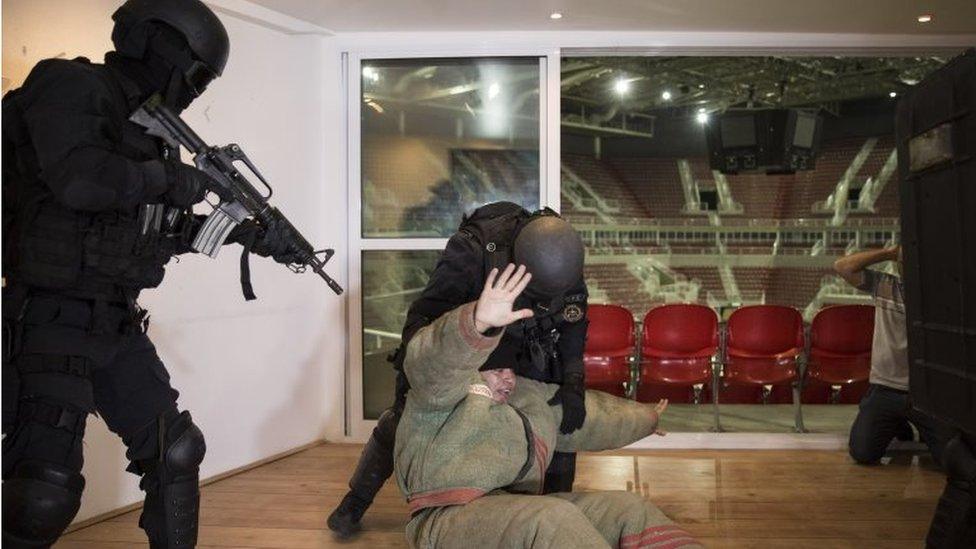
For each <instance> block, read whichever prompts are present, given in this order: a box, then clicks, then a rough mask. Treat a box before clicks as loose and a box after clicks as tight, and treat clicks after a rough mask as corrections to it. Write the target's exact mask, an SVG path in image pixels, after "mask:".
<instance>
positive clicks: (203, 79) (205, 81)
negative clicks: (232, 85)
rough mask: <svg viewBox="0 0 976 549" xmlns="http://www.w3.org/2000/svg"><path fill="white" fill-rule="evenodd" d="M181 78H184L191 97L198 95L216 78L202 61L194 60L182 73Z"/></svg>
mask: <svg viewBox="0 0 976 549" xmlns="http://www.w3.org/2000/svg"><path fill="white" fill-rule="evenodd" d="M183 78H184V79H185V80H186V85H187V86H189V88H190V93H191V94H193V97H199V96H200V95H201V94H202V93H203V92H204V91H205V90H206V89H207V86H209V85H210V83H211V82H213V80H214V79H215V78H217V74H216V73H215V72H214V71H212V70H210V67H208V66H207V65H206V64H205V63H203V62H202V61H198V60H194V61H193V64H192V65H190V68H189V69H187V71H186V72H184V73H183Z"/></svg>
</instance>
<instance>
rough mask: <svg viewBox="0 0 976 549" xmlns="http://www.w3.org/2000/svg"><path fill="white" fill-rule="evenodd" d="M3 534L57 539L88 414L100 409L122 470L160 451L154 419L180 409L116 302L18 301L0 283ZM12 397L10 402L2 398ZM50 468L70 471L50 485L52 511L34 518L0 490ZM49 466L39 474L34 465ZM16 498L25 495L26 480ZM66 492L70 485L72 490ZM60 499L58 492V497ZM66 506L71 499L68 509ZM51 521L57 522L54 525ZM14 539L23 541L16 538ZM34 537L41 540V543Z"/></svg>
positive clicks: (144, 340)
mask: <svg viewBox="0 0 976 549" xmlns="http://www.w3.org/2000/svg"><path fill="white" fill-rule="evenodd" d="M4 297H5V302H4V330H5V334H4V336H5V337H4V340H5V341H4V344H5V346H6V347H7V348H5V349H4V367H3V388H4V395H3V396H4V432H5V434H6V435H7V436H6V438H5V439H4V441H3V479H4V484H5V486H4V508H3V514H4V517H3V526H4V543H5V544H6V543H8V541H7V540H8V534H9V535H11V536H14V537H16V534H17V533H18V532H20V533H21V534H22V533H23V532H24V531H31V534H32V535H31V536H28V537H33V538H34V539H39V538H41V537H44V536H43V535H41V534H39V533H38V532H41V533H46V534H47V535H48V538H50V536H53V537H54V538H56V537H57V536H58V535H60V533H61V532H62V531H63V529H64V527H66V526H67V524H68V523H70V521H71V519H72V518H73V517H74V514H75V513H77V501H72V502H69V503H67V504H66V503H65V502H64V501H60V500H61V499H64V498H69V499H70V498H76V499H80V494H81V489H82V488H83V486H84V479H83V478H81V476H80V472H81V468H82V462H83V456H82V439H83V437H84V433H85V421H86V417H87V415H88V414H89V413H92V412H95V413H97V414H99V415H100V416H101V417H102V419H104V420H105V423H106V424H107V425H108V427H109V429H111V430H112V432H114V433H116V434H117V435H119V436H120V437H121V438H122V441H123V442H124V443H125V445H126V447H127V448H128V450H127V452H126V456H127V458H128V459H129V460H130V461H131V462H132V466H131V467H130V468H129V470H130V471H132V472H134V473H136V474H142V473H143V472H144V471H141V470H140V467H139V465H138V464H139V462H140V461H141V462H143V463H146V462H147V460H148V462H150V463H151V462H152V460H153V459H154V458H156V457H157V456H158V455H159V453H160V449H159V440H160V435H159V422H160V421H163V422H165V423H171V422H173V421H175V420H176V419H177V418H178V417H179V416H178V413H177V409H176V399H177V396H178V393H177V392H176V391H175V390H173V388H172V387H170V384H169V375H168V374H167V372H166V368H165V367H164V366H163V364H162V362H161V361H160V359H159V357H158V356H157V354H156V349H155V347H153V344H152V343H151V342H150V341H149V338H148V337H147V336H146V335H145V333H144V331H143V328H142V327H141V326H139V325H138V320H137V318H136V317H134V315H133V311H132V310H130V308H129V307H127V306H126V305H124V304H111V303H106V302H104V301H100V302H96V301H89V300H83V299H75V298H68V297H61V296H56V295H35V296H32V297H29V298H27V299H25V300H21V302H20V303H19V304H18V306H16V307H14V306H12V305H13V303H8V301H17V300H9V299H8V293H7V291H6V290H5V292H4ZM10 399H13V400H14V403H16V408H12V407H10V406H9V405H10V402H9V400H10ZM38 469H39V470H41V471H42V472H43V471H48V472H50V471H54V472H55V474H56V476H57V475H63V476H62V477H60V478H66V479H69V480H70V482H65V483H64V486H65V488H66V489H65V490H62V491H58V490H54V491H53V493H50V494H48V496H50V497H52V498H54V500H55V505H54V506H55V507H57V509H56V511H57V512H56V513H53V514H52V516H47V517H44V518H43V519H42V520H39V521H37V524H34V526H33V527H27V526H25V524H28V523H34V522H35V521H36V519H35V517H32V516H25V515H31V514H34V513H35V512H36V511H37V510H36V509H34V508H32V507H30V505H29V504H23V502H19V503H21V504H22V505H20V510H19V511H18V510H17V509H18V502H17V501H15V500H14V499H8V496H9V498H14V497H15V496H14V495H13V494H8V493H7V492H8V491H9V490H7V488H8V486H12V485H16V484H11V482H10V480H11V479H21V478H22V477H30V476H31V474H30V472H29V471H30V470H33V471H37V470H38ZM43 474H48V473H43ZM26 486H28V488H25V491H26V494H22V495H21V496H22V499H25V500H30V497H31V496H32V492H31V490H33V489H36V488H32V486H35V485H31V484H29V483H27V484H26ZM74 492H77V494H75V493H74ZM59 498H60V499H59ZM72 505H74V508H73V510H72V508H71V507H72ZM59 530H60V531H59ZM22 546H30V545H29V544H24V545H22ZM37 546H40V547H43V546H44V544H43V543H41V544H39V545H37Z"/></svg>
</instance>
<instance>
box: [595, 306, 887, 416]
mask: <svg viewBox="0 0 976 549" xmlns="http://www.w3.org/2000/svg"><path fill="white" fill-rule="evenodd" d="M587 316H588V318H589V321H590V325H589V329H588V332H587V341H586V350H585V352H584V362H585V365H586V380H587V386H589V387H590V388H593V389H599V390H603V391H606V392H609V393H613V394H617V395H620V396H627V395H628V394H630V395H632V396H634V397H635V398H636V399H637V400H640V401H642V402H651V401H654V400H657V399H658V398H660V397H661V396H662V395H663V396H672V398H673V395H674V394H675V391H674V390H675V389H678V390H679V391H683V392H684V394H691V393H692V391H693V390H697V391H699V392H700V391H701V390H702V388H704V389H705V390H707V391H708V392H710V393H711V400H712V402H713V403H714V404H715V414H716V427H719V419H718V401H719V400H720V399H721V396H722V394H728V395H730V396H732V395H735V396H737V397H738V399H734V400H738V401H740V402H741V401H743V400H742V395H743V394H749V393H750V389H751V390H752V394H761V395H763V397H764V398H763V400H762V401H764V402H768V401H769V399H768V397H769V396H770V394H772V395H774V396H776V395H777V393H778V392H777V391H775V390H774V391H772V392H769V391H767V389H768V388H770V387H773V388H774V389H775V388H789V389H792V393H793V395H792V399H791V400H792V401H793V404H794V406H795V407H796V413H797V428H798V429H799V430H802V429H803V426H802V412H801V410H800V403H801V400H803V401H806V402H811V401H813V402H817V401H819V399H817V398H816V397H815V396H813V393H814V392H811V391H809V390H808V391H804V387H806V388H807V389H810V388H813V389H826V390H825V391H820V392H819V394H821V395H824V397H823V400H822V401H823V402H827V401H828V400H827V397H826V395H827V394H828V393H829V392H830V391H831V388H834V389H835V391H834V398H836V396H837V392H836V389H837V388H839V387H847V388H852V387H856V388H858V389H861V390H857V391H855V399H850V397H848V400H854V401H855V402H856V397H859V396H860V395H859V394H857V393H861V392H862V390H863V388H865V387H866V385H867V379H868V375H869V373H870V369H871V342H872V338H873V333H874V307H871V306H866V305H839V306H833V307H827V308H825V309H823V310H821V311H820V312H819V313H818V314H817V316H816V317H815V318H814V320H813V322H812V323H811V325H810V332H809V345H807V338H806V337H805V333H804V332H805V331H804V325H803V318H802V317H801V316H800V313H799V312H798V311H797V310H796V309H794V308H792V307H784V306H778V305H750V306H745V307H740V308H739V309H736V310H735V311H734V312H733V313H732V315H731V316H730V317H729V320H728V323H727V325H726V326H724V329H722V327H720V325H719V321H718V317H717V315H716V314H715V312H714V311H713V310H712V309H710V308H708V307H705V306H703V305H695V304H672V305H664V306H661V307H656V308H654V309H652V310H651V311H649V312H648V313H647V315H645V316H644V320H643V323H642V327H641V331H640V332H641V333H640V341H639V344H638V341H637V333H636V329H635V322H634V317H633V315H631V313H630V311H628V310H627V309H625V308H623V307H620V306H618V305H591V306H590V307H589V310H588V314H587ZM804 362H805V363H806V368H805V371H802V368H801V364H802V363H804ZM715 387H718V388H719V389H718V391H716V390H714V388H715ZM764 391H767V392H766V393H764ZM781 392H782V391H779V393H781ZM696 394H700V393H696ZM801 394H802V395H803V396H802V398H801ZM678 400H680V398H679V399H678ZM757 400H758V399H757ZM745 401H747V402H748V397H747V398H746V400H745ZM777 401H781V398H780V399H777Z"/></svg>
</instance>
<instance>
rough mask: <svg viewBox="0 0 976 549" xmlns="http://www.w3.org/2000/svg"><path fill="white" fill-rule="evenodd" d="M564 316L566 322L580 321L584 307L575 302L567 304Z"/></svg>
mask: <svg viewBox="0 0 976 549" xmlns="http://www.w3.org/2000/svg"><path fill="white" fill-rule="evenodd" d="M563 318H564V319H566V322H579V321H580V320H582V319H583V308H582V307H580V306H579V305H577V304H575V303H571V304H569V305H566V307H565V308H563Z"/></svg>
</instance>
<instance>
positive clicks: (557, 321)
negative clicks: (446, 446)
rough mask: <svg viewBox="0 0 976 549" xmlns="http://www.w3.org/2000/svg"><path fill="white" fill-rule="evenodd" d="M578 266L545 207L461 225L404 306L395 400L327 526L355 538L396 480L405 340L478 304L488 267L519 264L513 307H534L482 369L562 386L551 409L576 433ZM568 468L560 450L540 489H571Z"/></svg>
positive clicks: (581, 303) (497, 209)
mask: <svg viewBox="0 0 976 549" xmlns="http://www.w3.org/2000/svg"><path fill="white" fill-rule="evenodd" d="M583 259H584V250H583V243H582V241H581V240H580V238H579V235H577V234H576V231H575V230H574V229H573V228H572V226H570V224H569V223H567V222H566V221H565V220H563V219H562V218H560V217H559V215H558V214H556V213H555V212H553V211H552V210H550V209H548V208H547V209H544V210H541V211H538V212H535V213H529V212H528V211H526V210H525V209H523V208H522V207H521V206H519V205H517V204H513V203H511V202H495V203H492V204H488V205H486V206H483V207H481V208H479V209H477V210H475V211H474V212H473V213H472V214H471V216H470V217H467V218H465V219H464V221H463V222H462V223H461V226H460V227H459V228H458V232H457V233H455V234H454V236H452V237H451V239H450V240H449V241H448V243H447V247H446V248H445V250H444V252H443V254H441V257H440V260H439V261H438V263H437V267H436V268H435V269H434V272H433V273H432V274H431V276H430V280H429V281H428V282H427V286H426V287H425V288H424V291H423V292H422V293H421V295H420V298H418V299H417V300H416V301H414V302H413V303H412V304H411V305H410V309H409V311H408V312H407V320H406V323H405V325H404V328H403V338H402V344H401V345H400V347H399V349H398V350H397V352H396V353H395V354H394V356H393V357H391V359H392V361H393V363H394V365H395V367H396V369H397V394H396V401H395V402H394V404H393V406H392V407H391V408H389V409H387V410H386V411H385V412H383V414H382V415H381V416H380V418H379V422H378V424H377V426H376V428H375V429H374V430H373V434H372V436H371V437H370V439H369V442H367V443H366V447H365V448H364V449H363V455H362V457H360V459H359V464H358V466H357V468H356V472H355V473H354V474H353V476H352V479H350V481H349V488H350V491H349V493H348V494H346V496H345V497H344V498H343V500H342V502H341V503H340V504H339V506H338V507H337V508H336V509H335V511H333V512H332V514H331V515H330V516H329V520H328V525H329V528H331V529H332V530H333V531H335V532H336V533H337V534H338V535H340V536H342V537H348V536H350V535H352V534H354V533H355V532H357V531H358V530H359V527H360V524H359V523H360V520H361V519H362V516H363V514H364V513H365V512H366V509H367V508H368V507H369V506H370V504H371V503H372V502H373V498H374V497H375V496H376V494H377V492H379V490H380V488H382V486H383V483H384V482H386V479H388V478H389V477H390V475H391V474H392V473H393V443H394V438H395V435H396V428H397V424H398V423H399V421H400V414H401V412H402V411H403V407H404V404H405V403H406V394H407V391H408V390H409V385H408V384H407V379H406V376H405V375H404V374H403V369H402V366H403V355H404V353H405V350H406V346H407V343H409V341H410V338H411V337H413V335H414V334H415V333H416V332H417V331H418V330H419V329H420V328H422V327H423V326H425V325H427V324H429V323H430V322H433V321H434V320H436V319H437V318H438V317H440V316H441V315H443V314H444V313H446V312H448V311H450V310H452V309H454V308H456V307H458V306H459V305H462V304H464V303H468V302H470V301H474V300H476V299H478V296H479V295H480V293H481V290H482V287H483V285H484V281H485V278H486V277H487V275H488V272H489V271H490V270H491V269H492V268H494V267H497V268H499V269H503V268H504V267H505V266H506V265H507V264H509V263H515V264H516V265H525V266H526V268H527V270H528V272H530V273H532V281H531V282H530V283H529V287H528V288H527V289H526V291H525V292H523V294H522V296H520V297H519V300H520V301H517V302H516V307H517V308H520V309H521V308H531V309H532V310H533V312H534V313H535V314H534V316H533V317H532V318H528V319H525V320H522V321H519V322H518V323H517V324H513V325H511V326H509V327H508V328H506V330H505V334H504V335H503V336H502V339H501V342H500V343H499V345H498V347H497V348H496V349H495V351H494V352H492V354H491V355H490V356H489V357H488V361H487V362H486V364H492V363H494V364H497V366H483V367H482V369H484V368H492V367H494V368H513V369H514V370H515V372H516V374H517V375H520V376H523V377H527V378H530V379H535V380H538V381H542V382H546V383H558V384H560V385H561V388H560V389H559V391H558V392H557V393H556V396H555V397H554V398H553V399H552V401H550V404H562V406H563V421H562V424H561V425H560V431H561V432H563V433H571V432H573V431H575V430H576V429H579V428H580V426H582V425H583V420H584V419H585V416H586V408H585V406H584V400H583V399H584V394H585V393H584V390H585V388H584V384H583V347H584V344H585V341H586V327H587V320H586V303H587V291H586V284H585V282H584V280H583ZM575 470H576V454H564V453H558V452H557V453H556V454H555V456H554V457H553V462H552V464H551V465H550V466H549V470H548V471H547V472H546V480H545V490H546V491H547V492H568V491H571V490H572V487H573V479H574V476H575Z"/></svg>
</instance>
